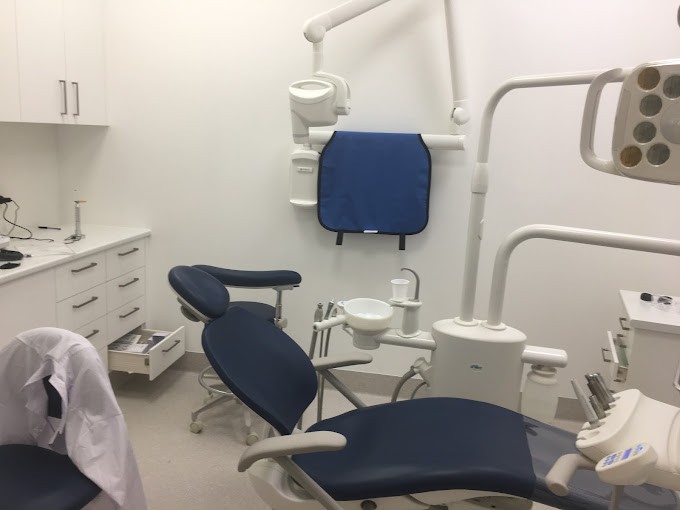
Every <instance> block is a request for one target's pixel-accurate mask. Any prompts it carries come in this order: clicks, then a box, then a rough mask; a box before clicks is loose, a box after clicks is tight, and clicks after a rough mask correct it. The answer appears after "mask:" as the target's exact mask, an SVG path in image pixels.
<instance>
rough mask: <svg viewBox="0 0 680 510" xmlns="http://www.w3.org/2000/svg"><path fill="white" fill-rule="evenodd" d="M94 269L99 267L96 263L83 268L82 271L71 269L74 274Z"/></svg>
mask: <svg viewBox="0 0 680 510" xmlns="http://www.w3.org/2000/svg"><path fill="white" fill-rule="evenodd" d="M93 267H97V263H96V262H91V263H89V264H88V265H86V266H83V267H81V268H80V269H71V272H72V273H73V274H76V273H80V272H81V271H85V270H86V269H92V268H93Z"/></svg>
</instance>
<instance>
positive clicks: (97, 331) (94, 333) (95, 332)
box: [85, 329, 99, 340]
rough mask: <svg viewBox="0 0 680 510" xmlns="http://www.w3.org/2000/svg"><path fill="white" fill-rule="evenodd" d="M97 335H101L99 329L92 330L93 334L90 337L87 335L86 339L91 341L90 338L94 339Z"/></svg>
mask: <svg viewBox="0 0 680 510" xmlns="http://www.w3.org/2000/svg"><path fill="white" fill-rule="evenodd" d="M97 333H99V330H98V329H93V330H92V333H90V334H89V335H85V338H87V339H88V340H89V339H90V338H92V337H93V336H94V335H96V334H97Z"/></svg>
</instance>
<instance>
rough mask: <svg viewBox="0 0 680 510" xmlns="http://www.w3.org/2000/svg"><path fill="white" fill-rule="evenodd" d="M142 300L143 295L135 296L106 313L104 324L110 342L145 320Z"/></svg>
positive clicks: (144, 308)
mask: <svg viewBox="0 0 680 510" xmlns="http://www.w3.org/2000/svg"><path fill="white" fill-rule="evenodd" d="M144 301H145V299H144V297H141V298H137V299H135V300H133V301H131V302H129V303H127V304H125V305H123V306H121V307H120V308H116V309H115V310H114V311H112V312H109V313H108V314H107V316H106V318H107V320H106V325H107V327H108V331H109V339H110V340H111V342H113V341H115V340H117V339H118V338H120V337H121V336H123V335H124V334H125V333H128V332H130V331H132V330H133V329H135V328H136V327H137V326H141V325H142V324H143V323H144V321H146V306H145V302H144Z"/></svg>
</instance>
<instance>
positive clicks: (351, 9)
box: [303, 0, 389, 43]
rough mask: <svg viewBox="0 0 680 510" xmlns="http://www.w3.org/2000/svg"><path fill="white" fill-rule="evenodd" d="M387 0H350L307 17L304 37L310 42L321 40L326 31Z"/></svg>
mask: <svg viewBox="0 0 680 510" xmlns="http://www.w3.org/2000/svg"><path fill="white" fill-rule="evenodd" d="M387 2H389V0H350V1H349V2H345V3H344V4H341V5H338V6H337V7H334V8H333V9H330V10H328V11H326V12H322V13H321V14H318V15H316V16H314V17H313V18H310V19H308V20H307V21H306V22H305V24H304V27H303V30H304V33H305V38H306V39H307V40H308V41H309V42H312V43H317V42H321V41H323V38H324V36H325V35H326V32H328V31H329V30H331V29H332V28H335V27H337V26H339V25H342V24H343V23H345V22H347V21H349V20H351V19H354V18H356V17H357V16H361V15H362V14H364V13H366V12H368V11H370V10H372V9H375V8H376V7H378V6H380V5H382V4H384V3H387Z"/></svg>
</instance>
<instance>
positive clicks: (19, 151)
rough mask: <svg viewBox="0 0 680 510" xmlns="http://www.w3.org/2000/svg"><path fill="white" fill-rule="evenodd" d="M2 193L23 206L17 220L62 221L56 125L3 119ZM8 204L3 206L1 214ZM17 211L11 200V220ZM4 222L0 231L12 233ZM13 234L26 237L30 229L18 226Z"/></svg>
mask: <svg viewBox="0 0 680 510" xmlns="http://www.w3.org/2000/svg"><path fill="white" fill-rule="evenodd" d="M0 195H2V196H4V197H9V198H12V199H13V200H15V201H16V202H17V203H18V204H19V205H20V206H21V209H19V212H18V216H17V221H16V223H17V224H19V225H24V226H28V225H38V224H40V225H45V224H46V225H54V224H57V223H58V222H59V214H60V210H59V203H60V196H59V195H60V188H59V161H58V158H57V131H56V128H55V127H54V126H40V125H37V124H9V123H0ZM4 208H5V206H4V205H2V206H0V216H1V214H2V211H4ZM14 211H15V205H14V204H9V206H8V209H7V218H8V219H10V220H11V221H14ZM0 221H1V220H0ZM2 224H3V225H2V228H0V232H1V233H3V234H6V233H8V231H9V229H10V228H11V227H10V226H9V225H8V224H6V223H5V222H4V221H2ZM35 234H36V237H38V236H39V233H38V232H36V233H35ZM12 235H13V236H20V237H24V236H26V235H28V233H27V232H26V231H24V230H21V229H15V230H14V232H12Z"/></svg>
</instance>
